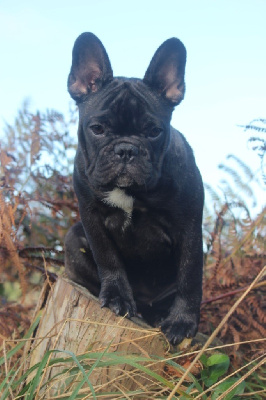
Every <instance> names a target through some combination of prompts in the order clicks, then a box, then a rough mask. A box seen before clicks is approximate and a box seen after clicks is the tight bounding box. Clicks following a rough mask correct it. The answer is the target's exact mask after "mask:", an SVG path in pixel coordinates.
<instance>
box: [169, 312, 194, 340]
mask: <svg viewBox="0 0 266 400" xmlns="http://www.w3.org/2000/svg"><path fill="white" fill-rule="evenodd" d="M197 329H198V323H197V319H196V318H195V317H194V316H192V315H186V314H184V315H182V314H181V315H179V316H178V318H174V319H173V318H171V316H169V317H167V318H166V319H165V320H164V321H163V322H162V323H161V330H162V332H163V333H164V334H165V336H166V337H167V339H168V340H169V342H170V343H171V344H173V345H178V344H179V343H181V342H182V341H183V339H185V338H192V337H194V336H195V335H196V333H197Z"/></svg>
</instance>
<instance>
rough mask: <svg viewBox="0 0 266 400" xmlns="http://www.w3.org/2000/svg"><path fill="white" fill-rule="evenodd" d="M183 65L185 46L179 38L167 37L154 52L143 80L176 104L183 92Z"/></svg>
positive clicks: (182, 96)
mask: <svg viewBox="0 0 266 400" xmlns="http://www.w3.org/2000/svg"><path fill="white" fill-rule="evenodd" d="M185 66H186V48H185V46H184V45H183V43H182V42H181V41H180V40H179V39H176V38H171V39H168V40H166V41H165V42H164V43H163V44H162V45H161V46H160V47H159V48H158V50H157V51H156V53H155V54H154V56H153V58H152V60H151V62H150V65H149V67H148V69H147V71H146V74H145V76H144V79H143V81H144V83H146V84H147V85H148V86H149V87H150V88H151V89H153V90H155V91H156V92H157V93H160V94H161V95H162V96H164V97H165V98H166V99H167V100H169V101H170V103H171V104H172V105H173V106H176V105H178V104H179V103H180V102H181V101H182V100H183V98H184V94H185Z"/></svg>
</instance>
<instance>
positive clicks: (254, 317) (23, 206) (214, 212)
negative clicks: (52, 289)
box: [0, 103, 266, 399]
mask: <svg viewBox="0 0 266 400" xmlns="http://www.w3.org/2000/svg"><path fill="white" fill-rule="evenodd" d="M76 117H77V116H76V111H75V110H70V111H69V115H68V117H67V118H66V117H64V116H63V115H61V114H60V113H58V112H56V111H49V110H48V111H46V112H44V113H40V112H38V113H31V112H30V111H29V107H28V105H27V103H25V104H24V105H23V107H22V109H21V110H20V111H19V113H18V116H17V118H16V120H15V123H14V125H7V126H6V129H5V132H4V135H3V136H4V138H3V140H2V143H1V148H0V150H1V153H0V161H1V167H0V273H1V282H0V297H1V309H0V341H1V342H2V344H3V347H2V350H3V351H4V352H5V351H6V343H7V341H8V340H10V339H11V340H12V341H11V342H10V344H9V345H8V346H9V351H13V352H12V358H11V356H10V361H9V362H8V363H7V361H5V362H4V361H3V360H4V358H2V361H1V359H0V368H2V370H0V374H1V373H2V376H3V381H4V382H5V385H6V386H5V385H2V387H1V386H0V392H1V389H2V390H3V393H4V394H3V395H2V396H4V395H5V396H6V397H1V399H2V398H9V397H8V396H9V395H10V393H11V392H12V393H13V394H12V396H11V395H10V396H11V397H10V398H15V397H14V393H19V390H20V391H21V381H20V385H19V384H17V386H14V382H15V381H12V382H13V383H12V382H11V378H10V376H11V375H12V374H14V373H15V372H14V371H16V367H15V366H16V360H17V359H18V358H19V357H21V354H22V353H21V351H22V350H21V347H17V346H18V343H19V342H16V340H19V339H21V338H22V337H24V335H27V332H28V330H29V329H30V326H31V322H32V321H31V317H32V315H33V311H34V308H35V306H36V302H37V299H38V296H39V293H40V289H41V287H42V284H43V281H44V279H46V277H47V276H49V278H50V279H52V280H55V279H56V277H57V276H58V275H61V274H62V273H63V270H64V269H63V256H64V254H63V253H64V251H63V241H64V236H65V233H66V231H67V230H68V228H69V227H70V226H71V225H72V224H73V223H74V222H75V221H76V220H77V219H78V218H79V217H78V207H77V200H76V198H75V195H74V192H73V187H72V177H71V175H72V169H73V159H74V154H75V145H76V139H75V134H73V132H75V131H76V123H77V118H76ZM240 129H243V130H244V129H245V130H248V131H249V132H250V135H251V137H250V139H249V144H250V145H251V147H252V148H253V150H254V151H256V152H257V153H258V157H259V158H260V161H261V162H260V168H259V170H258V171H252V170H251V169H250V167H249V166H248V163H246V162H244V161H243V160H240V159H239V158H237V157H235V156H234V155H229V156H228V158H227V160H226V162H225V163H224V164H221V165H220V166H219V168H220V169H221V170H222V171H223V176H224V178H223V179H222V180H221V181H220V182H219V185H218V189H214V188H212V187H211V186H210V185H207V184H206V185H205V189H206V199H207V200H206V206H205V216H204V224H203V230H204V250H205V254H204V258H205V260H204V261H205V268H204V288H203V293H204V297H203V301H202V309H201V324H200V328H199V330H200V332H203V333H205V334H206V335H208V336H209V335H211V334H212V333H213V332H214V330H215V328H216V327H217V326H218V325H219V323H220V322H221V321H222V319H223V318H224V317H225V316H226V314H227V313H228V312H229V311H230V310H231V309H232V307H233V306H234V304H235V303H236V301H237V299H239V297H240V296H241V295H242V294H243V292H244V291H245V290H246V289H247V288H248V287H249V285H250V284H251V283H252V282H253V280H254V279H255V278H256V276H257V275H258V274H259V273H260V271H261V270H262V269H263V265H264V263H265V241H264V236H263V235H264V234H265V209H262V210H260V208H261V204H262V199H257V194H256V193H258V191H257V187H260V190H261V188H262V187H263V182H264V183H265V173H264V169H263V162H264V156H265V149H266V144H265V138H264V135H265V132H266V120H265V119H258V120H254V121H252V122H251V124H250V125H248V126H246V127H242V128H240ZM243 140H244V139H243ZM259 193H261V191H260V192H259ZM258 204H259V206H258ZM256 205H257V208H256V209H257V210H258V209H259V210H260V211H259V212H256V213H255V212H254V206H256ZM263 296H265V281H263V280H260V281H259V282H258V283H257V284H256V285H255V286H254V287H253V288H252V290H250V291H249V293H248V294H247V295H246V296H245V298H244V299H243V301H241V303H240V304H239V305H238V307H237V308H236V309H235V311H234V312H233V314H232V315H231V317H230V318H229V319H228V320H227V321H225V322H224V323H223V326H222V327H221V329H220V331H219V332H218V334H217V338H219V340H220V341H221V343H222V346H224V347H223V349H224V352H225V353H226V354H222V355H220V356H219V357H220V358H219V357H218V358H217V356H216V359H211V358H210V357H209V356H206V355H203V356H202V357H201V359H200V369H198V370H195V369H194V370H193V371H194V372H193V371H192V373H193V374H194V375H193V377H194V379H195V381H194V386H193V390H192V389H191V388H192V386H191V388H190V389H189V390H188V388H189V385H187V386H186V387H185V388H186V390H188V391H187V392H186V393H190V394H189V395H188V394H187V395H186V396H185V397H184V398H196V395H198V394H199V393H200V390H201V392H203V391H204V390H206V388H208V387H211V385H213V384H215V383H216V382H217V380H218V379H220V377H221V376H223V375H224V374H227V375H228V374H229V373H230V372H232V371H233V370H235V371H236V370H238V369H240V368H242V367H244V366H245V365H247V366H246V369H244V370H243V373H239V374H238V375H236V376H237V377H238V378H237V379H238V381H237V382H238V385H236V386H237V387H238V389H237V390H235V389H234V387H233V385H234V384H235V382H236V381H234V380H233V381H232V380H230V378H229V379H228V380H227V381H225V383H224V385H225V386H220V387H218V389H217V386H216V389H213V392H212V393H214V394H215V393H216V394H215V397H211V398H215V399H216V398H218V396H220V394H221V393H223V392H225V390H227V389H228V388H229V389H230V387H231V391H230V390H229V394H226V396H227V397H221V398H226V399H229V398H242V397H243V396H250V397H246V398H254V399H262V398H263V381H262V377H261V374H262V370H261V368H262V367H261V357H262V355H263V354H264V353H263V352H264V343H265V342H264V341H263V340H264V339H265V336H266V335H265V333H266V330H265V322H266V314H265V305H263ZM264 298H265V297H264ZM12 349H13V350H12ZM193 359H195V356H194V355H192V356H191V355H189V356H187V357H184V358H183V359H182V360H181V361H180V363H179V362H178V364H176V363H172V364H171V363H168V365H167V367H166V373H167V374H168V377H170V378H171V379H174V380H175V382H176V380H177V379H179V378H180V369H179V375H178V373H177V369H178V368H179V367H180V368H181V370H182V368H186V367H187V366H188V365H191V362H193V361H192V360H193ZM5 360H6V359H5ZM252 361H254V363H253V364H252V367H253V368H254V365H255V367H256V366H257V367H256V368H255V369H254V370H252V368H251V367H249V364H248V363H250V362H252ZM176 365H178V366H179V367H178V368H177V367H176ZM1 366H2V367H1ZM11 371H13V372H12V373H11ZM217 371H218V372H217ZM241 371H242V370H241ZM249 371H250V372H249ZM9 374H11V375H9ZM245 374H246V375H247V377H245ZM181 375H182V374H181ZM8 376H9V378H7V377H8ZM12 376H13V375H12ZM21 376H22V375H20V376H19V377H20V378H21ZM241 376H244V377H245V380H244V379H242V378H241ZM234 379H235V378H234ZM1 380H2V379H0V384H1ZM10 382H11V383H10ZM195 382H196V383H195ZM197 384H198V385H199V386H197ZM12 385H13V386H12ZM221 385H222V383H221ZM226 385H227V386H226ZM199 388H201V389H199ZM5 390H6V393H7V394H5ZM167 390H168V392H167ZM169 390H170V389H169V388H167V387H166V388H165V393H166V394H165V393H164V394H163V395H162V397H160V398H167V396H168V395H169ZM215 390H216V392H215ZM217 390H218V391H217ZM31 391H32V395H33V397H27V398H36V397H34V396H35V394H34V393H35V392H34V390H32V389H31ZM20 393H22V392H20ZM167 393H168V394H167ZM193 393H196V394H195V395H194V394H193ZM219 393H220V394H219ZM230 393H231V394H230ZM251 393H252V394H251ZM214 394H212V396H214ZM21 396H22V395H21ZM128 396H129V394H128ZM163 396H164V397H163ZM187 396H190V397H187ZM191 396H192V397H191ZM204 396H205V397H204ZM239 396H240V397H239ZM241 396H242V397H241ZM16 398H19V397H16ZM73 398H78V397H73ZM91 398H93V397H91ZM110 398H111V397H110ZM112 398H113V397H112ZM119 398H120V397H119ZM121 398H126V397H121ZM130 398H132V397H130ZM136 398H137V397H136ZM138 398H146V397H138ZM147 398H148V397H147ZM150 398H151V397H150ZM154 398H157V397H156V396H155V394H154ZM158 398H159V397H158ZM169 398H170V397H169ZM180 398H183V397H180ZM199 398H210V397H206V395H202V397H199ZM219 398H220V397H219Z"/></svg>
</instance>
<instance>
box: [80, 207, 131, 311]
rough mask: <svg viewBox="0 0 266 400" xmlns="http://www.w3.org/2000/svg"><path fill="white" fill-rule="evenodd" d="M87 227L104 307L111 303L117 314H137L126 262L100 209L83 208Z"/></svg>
mask: <svg viewBox="0 0 266 400" xmlns="http://www.w3.org/2000/svg"><path fill="white" fill-rule="evenodd" d="M82 209H83V210H84V209H85V208H84V207H80V214H81V220H82V224H83V227H84V231H85V234H86V237H87V240H88V243H89V246H90V249H91V251H92V254H93V258H94V261H95V263H96V265H97V269H98V274H99V278H100V282H101V290H100V294H99V300H100V304H101V306H102V307H109V308H110V309H111V310H112V311H113V312H114V313H115V314H117V315H126V314H127V315H128V316H129V317H132V316H134V315H135V314H136V304H135V301H134V299H133V293H132V289H131V287H130V284H129V282H128V278H127V275H126V272H125V269H124V265H123V262H122V260H121V257H120V255H119V253H118V250H117V248H116V246H115V243H114V242H113V241H112V238H111V236H110V235H109V234H108V232H107V230H106V228H105V226H104V223H103V220H102V218H101V216H100V214H99V212H98V210H97V209H94V210H90V211H88V210H87V211H86V212H82Z"/></svg>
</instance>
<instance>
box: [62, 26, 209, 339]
mask: <svg viewBox="0 0 266 400" xmlns="http://www.w3.org/2000/svg"><path fill="white" fill-rule="evenodd" d="M185 64H186V49H185V47H184V45H183V43H182V42H181V41H180V40H178V39H176V38H171V39H168V40H166V41H165V42H164V43H163V44H162V45H161V46H160V47H159V48H158V50H157V51H156V52H155V54H154V56H153V58H152V60H151V62H150V65H149V67H148V69H147V71H146V73H145V76H144V78H143V80H141V79H137V78H124V77H113V72H112V67H111V64H110V61H109V58H108V55H107V53H106V50H105V48H104V46H103V45H102V43H101V41H100V40H99V39H98V38H97V37H96V36H95V35H94V34H92V33H87V32H85V33H83V34H81V35H80V36H79V37H78V38H77V40H76V41H75V44H74V47H73V54H72V66H71V70H70V74H69V77H68V91H69V93H70V95H71V96H72V98H73V99H74V100H75V101H76V103H77V105H78V109H79V127H78V147H77V153H76V156H75V162H74V173H73V184H74V190H75V193H76V195H77V199H78V203H79V211H80V217H81V222H78V223H77V224H75V225H74V226H73V227H72V228H71V229H70V230H69V232H68V233H67V235H66V238H65V267H66V273H67V275H68V277H69V278H70V279H71V280H73V281H75V282H77V283H78V284H80V285H82V286H84V287H86V288H87V289H88V290H89V291H90V292H91V293H92V294H94V295H95V296H97V297H99V302H100V305H101V307H109V308H110V309H111V310H112V311H113V312H114V313H115V314H117V315H127V317H129V318H131V317H133V316H135V315H136V314H138V315H139V314H141V316H142V317H143V319H144V320H146V321H147V322H148V323H150V324H151V325H153V326H160V327H161V330H162V331H163V332H164V334H165V335H166V337H167V338H168V340H169V341H170V342H171V343H172V344H174V345H175V344H178V343H180V342H181V341H182V340H183V339H184V338H186V337H188V338H189V337H193V336H194V335H195V334H196V332H197V328H198V323H199V316H200V303H201V298H202V267H203V250H202V210H203V201H204V191H203V184H202V179H201V175H200V172H199V170H198V168H197V166H196V163H195V159H194V155H193V151H192V149H191V147H190V146H189V144H188V143H187V141H186V139H185V138H184V136H183V135H182V134H181V133H180V132H178V131H177V130H175V129H174V128H173V127H171V125H170V121H171V116H172V112H173V110H174V107H175V106H177V105H178V104H179V103H180V102H181V101H182V99H183V98H184V93H185V83H184V74H185Z"/></svg>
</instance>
